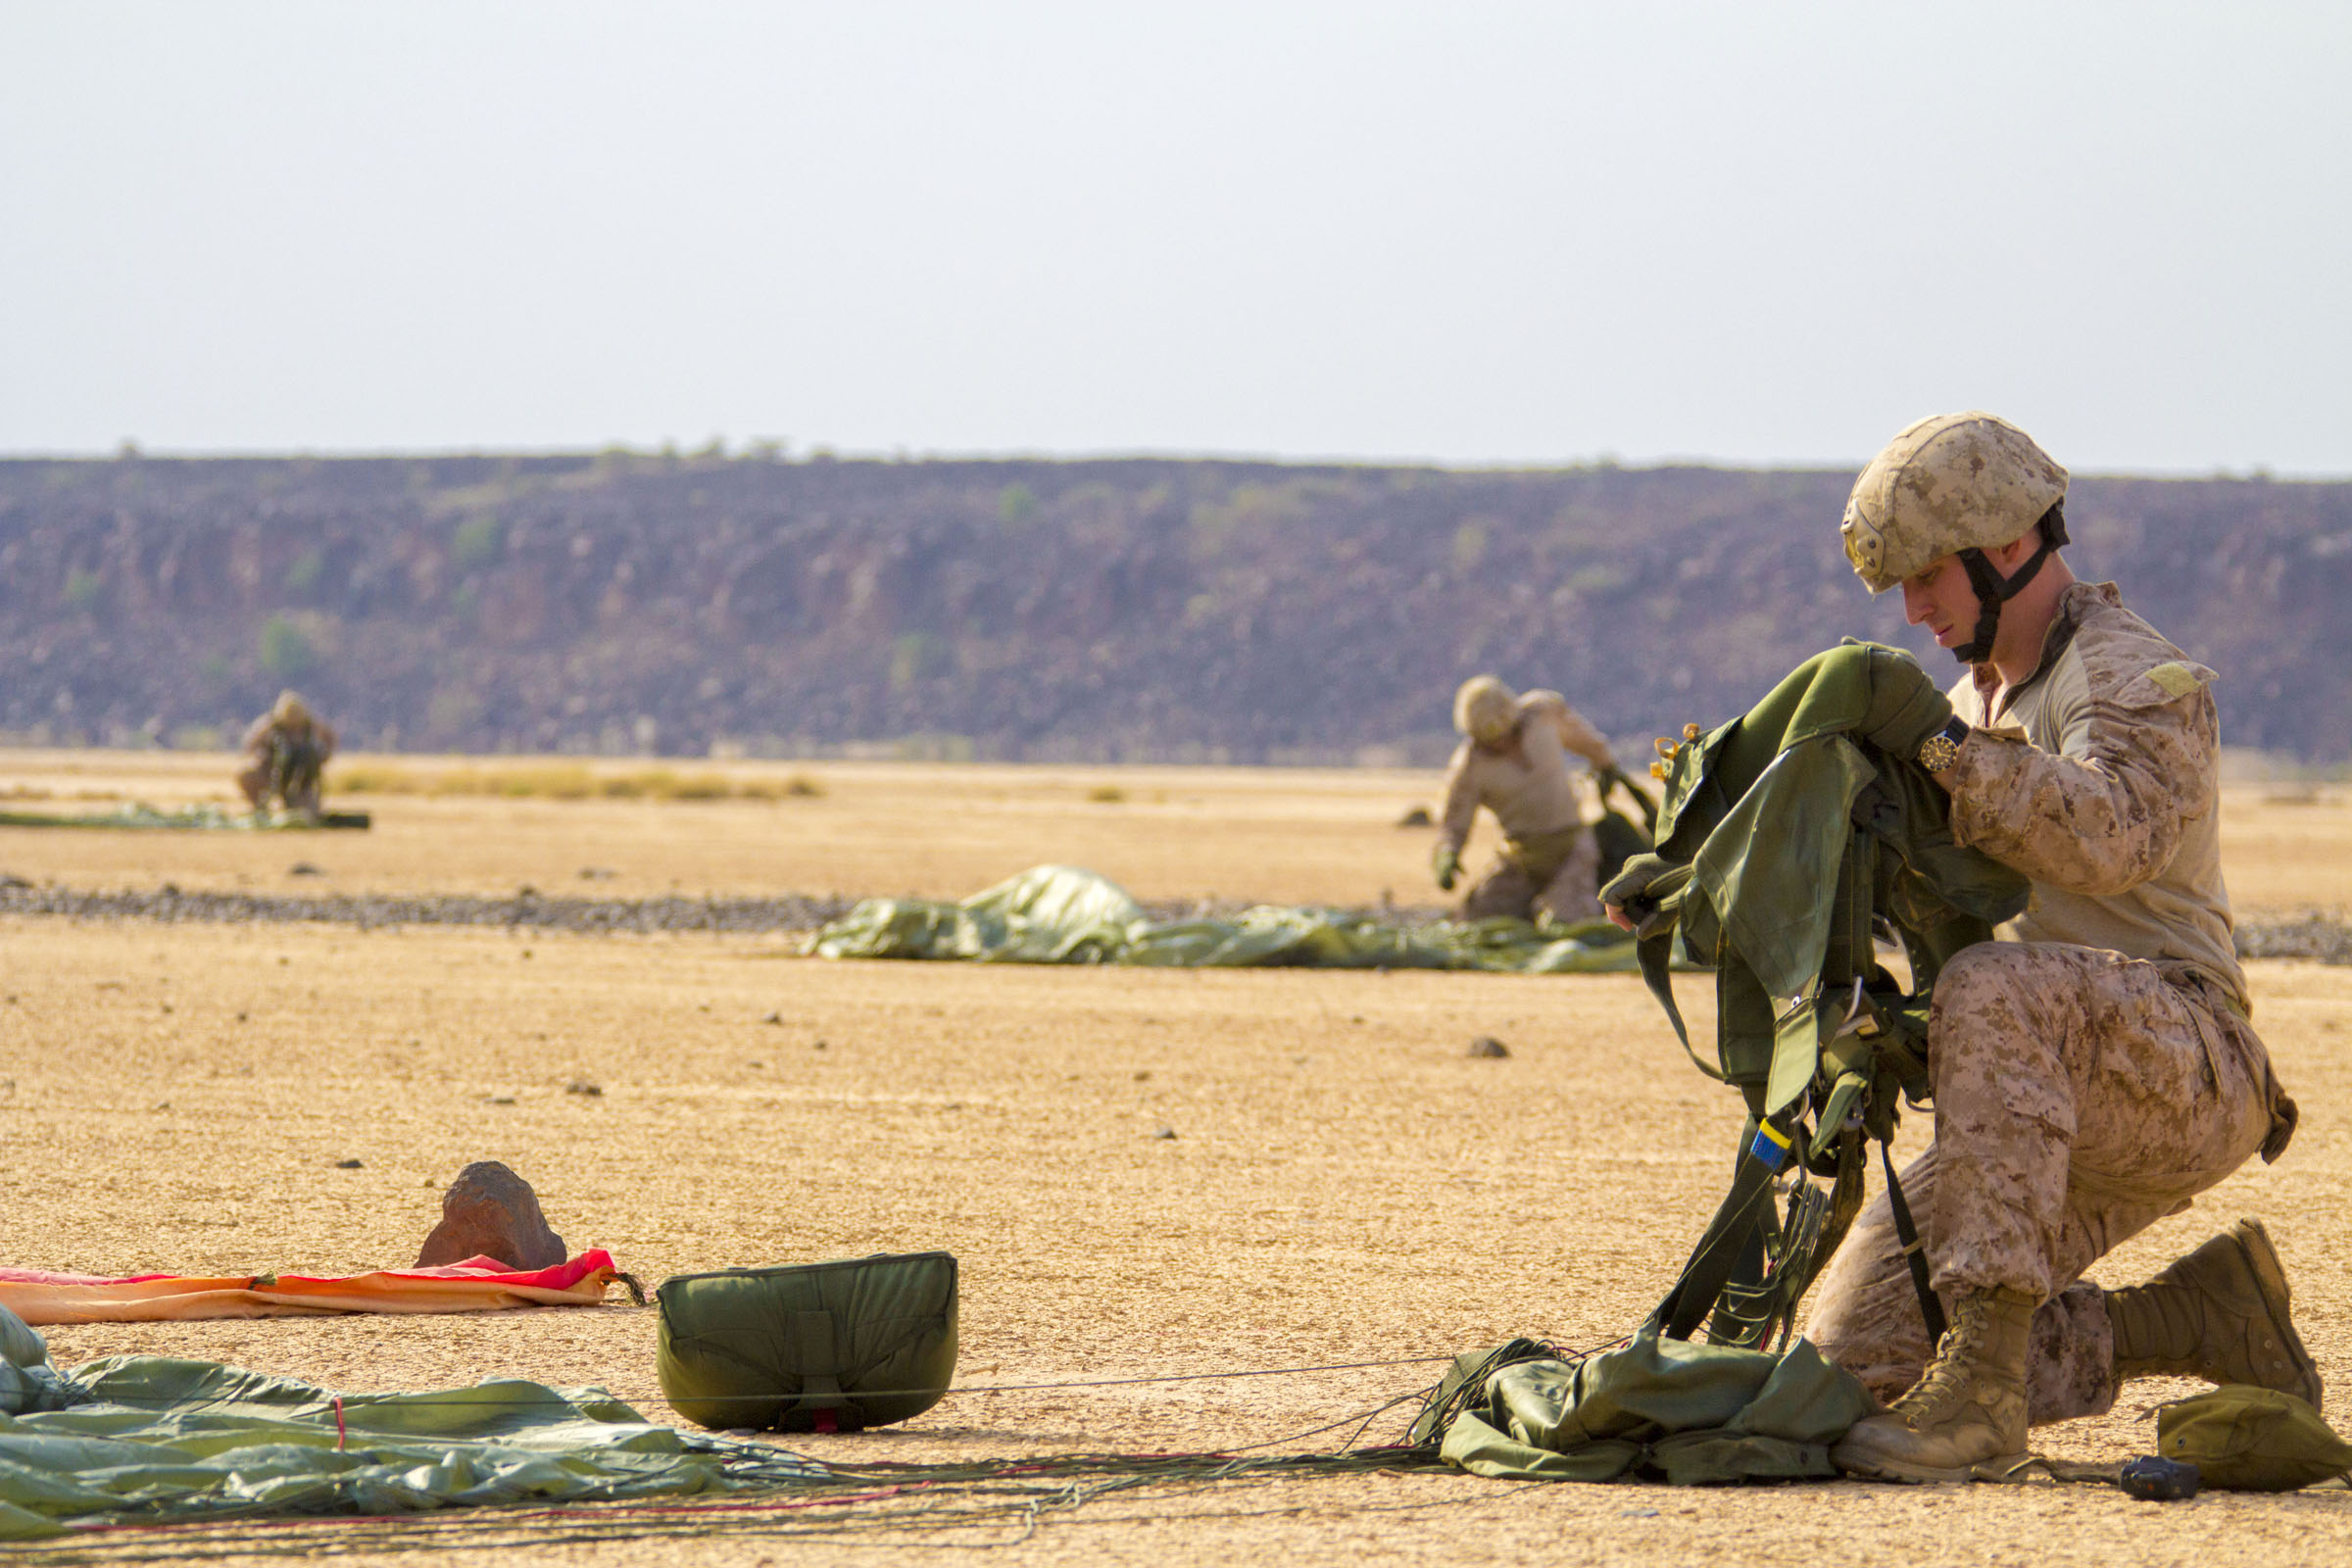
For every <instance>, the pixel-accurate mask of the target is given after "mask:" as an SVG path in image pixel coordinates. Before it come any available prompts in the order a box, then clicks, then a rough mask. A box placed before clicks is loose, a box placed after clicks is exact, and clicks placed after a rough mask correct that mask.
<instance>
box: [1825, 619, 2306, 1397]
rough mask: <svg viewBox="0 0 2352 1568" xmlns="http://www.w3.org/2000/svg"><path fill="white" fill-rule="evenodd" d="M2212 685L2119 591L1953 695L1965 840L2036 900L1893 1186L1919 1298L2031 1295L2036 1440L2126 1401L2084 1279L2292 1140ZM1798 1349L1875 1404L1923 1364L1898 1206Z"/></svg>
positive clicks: (1958, 818) (1995, 958)
mask: <svg viewBox="0 0 2352 1568" xmlns="http://www.w3.org/2000/svg"><path fill="white" fill-rule="evenodd" d="M2212 679H2213V671H2211V670H2209V669H2207V668H2205V667H2204V666H2203V665H2200V664H2194V663H2191V662H2188V661H2187V660H2185V659H2184V658H2182V656H2181V654H2180V650H2179V649H2177V648H2175V647H2173V646H2172V645H2171V644H2170V643H2168V642H2166V641H2165V640H2164V639H2163V638H2162V637H2160V636H2158V635H2157V634H2156V632H2155V631H2154V630H2152V629H2151V628H2150V627H2149V626H2148V624H2147V623H2146V622H2145V621H2143V620H2141V619H2140V618H2139V617H2138V616H2136V615H2134V614H2132V613H2131V612H2130V611H2128V610H2126V609H2124V608H2123V605H2122V602H2121V600H2120V598H2119V596H2118V595H2117V593H2116V590H2115V588H2114V586H2113V585H2112V584H2106V583H2101V584H2091V583H2077V584H2075V585H2074V586H2072V587H2070V588H2069V589H2067V591H2066V593H2065V595H2064V596H2063V597H2062V598H2061V599H2060V601H2059V611H2058V616H2057V619H2056V621H2055V622H2054V623H2053V624H2052V626H2051V628H2050V632H2049V636H2048V639H2047V641H2046V642H2045V643H2044V645H2043V649H2042V658H2041V662H2040V664H2039V666H2038V667H2037V668H2036V670H2035V672H2034V675H2033V676H2032V677H2031V678H2030V679H2028V680H2027V681H2026V682H2025V683H2024V684H2022V685H2020V686H2018V687H2017V688H2015V689H2014V690H2012V691H2011V692H2009V693H2008V694H2007V697H2006V700H2005V702H2003V703H2002V707H2001V711H1997V712H1995V711H1990V707H1989V705H1990V704H1991V703H1992V702H1993V701H1994V699H1995V698H1996V697H1998V696H1999V695H2000V694H1998V693H1997V692H1996V691H1994V690H1991V689H1979V687H1978V686H1977V685H1976V683H1975V682H1974V680H1973V679H1964V680H1963V681H1962V682H1961V683H1960V685H1959V686H1958V687H1956V688H1955V689H1954V691H1953V694H1952V702H1953V707H1954V708H1955V709H1957V710H1958V711H1959V713H1960V716H1961V717H1962V718H1965V719H1967V720H1968V721H1969V722H1970V723H1971V724H1972V725H1975V726H1977V733H1975V734H1974V735H1972V736H1971V737H1970V738H1969V740H1968V741H1967V743H1966V744H1965V745H1964V746H1963V747H1962V748H1961V751H1960V757H1959V760H1958V761H1957V763H1956V764H1955V769H1956V778H1955V782H1954V785H1953V789H1952V819H1953V823H1954V826H1955V830H1956V831H1957V833H1958V835H1959V837H1960V839H1961V841H1962V842H1964V843H1967V844H1971V845H1973V846H1975V847H1976V848H1978V849H1980V850H1983V851H1984V852H1985V853H1986V854H1988V855H1990V856H1992V857H1993V858H1996V859H1999V860H2001V861H2003V862H2004V863H2006V864H2008V865H2011V866H2014V867H2015V868H2016V869H2018V870H2020V871H2023V872H2025V873H2026V874H2027V875H2028V876H2030V877H2032V878H2033V879H2034V893H2033V902H2032V903H2031V904H2030V905H2029V906H2028V907H2027V909H2026V912H2025V913H2023V914H2022V915H2020V916H2018V917H2017V918H2016V919H2015V920H2013V921H2011V922H2010V923H2009V924H2008V925H2006V926H2004V927H2003V928H2002V929H2001V931H2000V933H1999V934H2000V936H2001V937H2002V938H2003V939H2004V940H2002V941H2000V942H1993V943H1986V944H1984V945H1982V946H1979V947H1976V948H1972V949H1969V950H1968V951H1966V952H1964V953H1962V954H1961V955H1960V956H1958V957H1957V958H1956V959H1955V960H1954V961H1953V962H1952V963H1951V964H1950V965H1949V966H1948V967H1947V968H1945V970H1944V971H1943V973H1942V975H1941V976H1940V978H1938V980H1937V981H1936V1003H1935V1011H1934V1013H1933V1015H1932V1016H1931V1018H1930V1020H1929V1041H1930V1060H1929V1070H1930V1074H1931V1077H1932V1078H1933V1080H1934V1084H1935V1092H1936V1139H1935V1143H1934V1145H1933V1146H1932V1147H1931V1148H1930V1149H1929V1150H1928V1152H1926V1153H1924V1154H1922V1155H1921V1156H1920V1157H1919V1159H1918V1160H1916V1161H1915V1162H1913V1164H1912V1165H1911V1167H1910V1169H1909V1170H1908V1171H1906V1172H1905V1173H1904V1176H1903V1188H1904V1194H1905V1197H1906V1198H1908V1199H1909V1200H1910V1202H1911V1206H1912V1209H1913V1212H1914V1213H1915V1214H1916V1216H1917V1217H1918V1220H1919V1225H1920V1231H1921V1235H1922V1239H1923V1241H1924V1243H1925V1246H1926V1250H1927V1255H1928V1258H1929V1260H1930V1262H1931V1264H1932V1265H1933V1276H1932V1277H1933V1282H1934V1284H1935V1287H1936V1292H1937V1294H1938V1295H1939V1296H1941V1297H1943V1298H1944V1299H1946V1300H1947V1302H1948V1301H1949V1299H1951V1297H1952V1296H1953V1295H1954V1294H1955V1293H1957V1292H1961V1291H1977V1290H1987V1289H1993V1288H2008V1289H2013V1290H2021V1291H2028V1292H2031V1293H2033V1294H2034V1296H2036V1297H2038V1298H2040V1299H2042V1301H2043V1304H2042V1306H2041V1308H2040V1310H2039V1312H2037V1313H2036V1314H2035V1316H2034V1325H2033V1333H2032V1341H2031V1348H2030V1351H2029V1355H2028V1361H2027V1403H2028V1409H2029V1416H2030V1419H2032V1420H2034V1421H2037V1422H2038V1421H2056V1420H2063V1419H2065V1418H2067V1417H2070V1416H2076V1415H2094V1414H2097V1413H2099V1412H2101V1411H2104V1410H2105V1409H2107V1408H2108V1406H2109V1405H2111V1404H2112V1403H2113V1402H2114V1399H2115V1388H2116V1373H2115V1339H2114V1331H2113V1329H2112V1328H2111V1326H2110V1324H2109V1322H2108V1317H2107V1309H2106V1305H2105V1301H2104V1297H2103V1295H2102V1293H2101V1291H2100V1289H2099V1287H2098V1286H2096V1285H2093V1284H2090V1283H2088V1282H2086V1281H2083V1280H2082V1271H2083V1270H2084V1269H2086V1268H2087V1267H2089V1266H2090V1264H2091V1263H2092V1262H2093V1261H2094V1260H2096V1259H2097V1258H2098V1257H2099V1256H2100V1255H2101V1254H2103V1253H2105V1252H2106V1251H2108V1250H2110V1249H2112V1248H2114V1247H2115V1246H2116V1245H2117V1244H2118V1243H2120V1242H2122V1241H2124V1240H2125V1239H2126V1238H2128V1237H2130V1236H2132V1235H2134V1234H2135V1233H2137V1232H2139V1231H2141V1230H2143V1229H2145V1228H2146V1227H2147V1226H2149V1225H2150V1224H2153V1223H2154V1222H2155V1221H2157V1220H2159V1219H2161V1218H2164V1217H2165V1216H2166V1215H2169V1214H2178V1213H2180V1211H2181V1210H2183V1209H2185V1208H2187V1207H2188V1206H2189V1203H2190V1201H2192V1199H2193V1198H2194V1197H2195V1195H2196V1194H2198V1193H2200V1192H2203V1191H2204V1190H2205V1189H2207V1188H2209V1187H2211V1186H2213V1185H2214V1184H2215V1183H2216V1182H2218V1181H2220V1180H2221V1179H2222V1178H2223V1177H2225V1176H2227V1175H2229V1173H2230V1172H2231V1171H2232V1170H2235V1169H2236V1168H2237V1167H2238V1166H2239V1165H2240V1164H2242V1163H2244V1162H2245V1160H2246V1158H2247V1156H2249V1155H2251V1154H2253V1153H2254V1152H2256V1151H2258V1150H2259V1151H2260V1152H2262V1154H2263V1155H2264V1157H2265V1158H2276V1157H2277V1156H2278V1153H2279V1152H2280V1151H2281V1150H2283V1149H2284V1148H2285V1145H2286V1140H2287V1138H2288V1137H2289V1136H2290V1135H2291V1133H2292V1132H2293V1128H2294V1103H2293V1102H2292V1101H2291V1100H2288V1099H2287V1098H2286V1097H2285V1096H2284V1095H2283V1094H2282V1093H2281V1092H2280V1091H2279V1089H2278V1081H2277V1079H2276V1078H2275V1077H2274V1076H2273V1075H2272V1072H2271V1065H2270V1057H2269V1054H2268V1053H2267V1052H2266V1051H2265V1050H2264V1049H2263V1044H2262V1041H2261V1040H2260V1039H2259V1038H2257V1037H2256V1035H2255V1033H2254V1030H2253V1028H2252V1026H2251V1024H2250V1023H2249V1022H2248V1004H2247V996H2246V985H2245V977H2244V975H2243V973H2242V972H2241V971H2240V970H2239V968H2238V965H2237V958H2236V955H2235V952H2234V950H2233V948H2232V946H2231V943H2230V938H2229V900H2228V895H2227V894H2226V893H2225V892H2224V890H2223V886H2222V875H2221V857H2220V848H2219V839H2218V832H2219V829H2218V822H2217V807H2218V804H2219V802H2218V768H2217V757H2216V748H2217V744H2218V742H2217V736H2218V728H2217V724H2216V720H2215V715H2214V706H2213V698H2212V695H2211V694H2210V693H2209V692H2208V691H2207V690H2206V689H2205V688H2206V684H2207V682H2209V681H2211V680H2212ZM1810 1333H1811V1334H1812V1336H1813V1338H1814V1339H1815V1341H1816V1342H1817V1343H1819V1344H1820V1346H1821V1347H1822V1348H1823V1350H1824V1351H1826V1352H1827V1353H1828V1354H1829V1355H1831V1356H1832V1357H1834V1358H1835V1359H1837V1360H1838V1361H1839V1362H1840V1363H1842V1364H1843V1365H1845V1366H1846V1367H1848V1368H1850V1369H1852V1370H1853V1371H1854V1372H1856V1373H1857V1374H1859V1375H1860V1376H1861V1377H1862V1379H1863V1380H1864V1381H1865V1382H1866V1383H1868V1384H1869V1385H1870V1387H1871V1389H1872V1391H1873V1392H1874V1393H1876V1394H1878V1395H1879V1396H1880V1397H1883V1398H1890V1397H1893V1396H1895V1395H1897V1394H1900V1393H1901V1392H1903V1391H1904V1390H1905V1389H1907V1388H1908V1387H1909V1386H1910V1385H1911V1384H1912V1382H1913V1381H1914V1380H1916V1379H1917V1378H1918V1376H1919V1375H1920V1372H1921V1369H1922V1368H1923V1366H1924V1365H1925V1364H1926V1361H1927V1359H1928V1355H1929V1351H1930V1348H1929V1345H1928V1339H1927V1330H1926V1327H1925V1325H1924V1324H1923V1323H1922V1322H1921V1320H1920V1310H1919V1304H1918V1299H1917V1297H1916V1296H1915V1294H1914V1292H1913V1287H1912V1284H1911V1279H1910V1272H1909V1269H1908V1267H1907V1265H1906V1264H1905V1263H1904V1261H1903V1258H1902V1254H1901V1251H1900V1247H1899V1244H1898V1242H1897V1241H1896V1239H1895V1234H1894V1224H1893V1219H1892V1217H1891V1214H1890V1211H1889V1209H1888V1206H1887V1200H1886V1199H1885V1198H1884V1197H1882V1198H1881V1199H1880V1200H1879V1201H1877V1202H1875V1203H1874V1204H1872V1205H1871V1207H1870V1208H1869V1209H1868V1210H1867V1211H1866V1212H1865V1213H1864V1214H1863V1216H1862V1217H1861V1219H1860V1220H1858V1221H1857V1222H1856V1224H1855V1226H1854V1229H1853V1232H1852V1234H1851V1235H1850V1236H1849V1237H1848V1238H1847V1240H1846V1243H1845V1245H1844V1247H1843V1248H1842V1249H1840V1250H1839V1251H1838V1255H1837V1257H1836V1258H1834V1259H1833V1260H1832V1262H1831V1265H1830V1268H1829V1270H1828V1271H1827V1273H1826V1274H1825V1276H1824V1278H1823V1281H1822V1283H1821V1286H1820V1290H1819V1295H1818V1296H1817V1298H1816V1300H1815V1304H1814V1308H1813V1316H1812V1322H1811V1324H1810Z"/></svg>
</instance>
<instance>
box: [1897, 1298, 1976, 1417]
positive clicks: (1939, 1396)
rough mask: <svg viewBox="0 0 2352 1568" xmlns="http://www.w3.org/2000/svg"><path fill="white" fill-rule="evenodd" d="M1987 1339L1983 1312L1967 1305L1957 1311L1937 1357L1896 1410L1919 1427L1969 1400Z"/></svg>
mask: <svg viewBox="0 0 2352 1568" xmlns="http://www.w3.org/2000/svg"><path fill="white" fill-rule="evenodd" d="M1984 1339H1985V1320H1984V1317H1983V1315H1982V1314H1980V1313H1977V1312H1974V1311H1970V1310H1968V1309H1967V1308H1965V1307H1964V1308H1962V1309H1960V1310H1959V1311H1958V1312H1956V1313H1955V1314H1954V1315H1953V1319H1952V1326H1951V1327H1950V1328H1948V1329H1946V1330H1944V1331H1943V1338H1942V1340H1940V1341H1939V1342H1937V1344H1936V1358H1935V1359H1934V1360H1932V1361H1930V1362H1929V1363H1928V1368H1927V1370H1926V1371H1925V1372H1922V1373H1921V1374H1920V1377H1919V1381H1918V1382H1917V1383H1914V1384H1913V1385H1911V1388H1910V1391H1909V1392H1908V1393H1906V1394H1904V1395H1903V1396H1902V1397H1900V1398H1898V1399H1896V1400H1895V1401H1894V1405H1893V1409H1894V1413H1895V1414H1897V1415H1899V1416H1901V1417H1902V1418H1903V1419H1904V1420H1905V1421H1906V1422H1908V1423H1909V1424H1910V1425H1911V1426H1912V1427H1913V1428H1914V1429H1917V1428H1919V1427H1921V1426H1923V1425H1927V1426H1932V1425H1936V1424H1937V1423H1939V1422H1941V1421H1943V1420H1945V1419H1947V1418H1948V1417H1949V1416H1950V1415H1951V1414H1952V1412H1953V1411H1954V1410H1955V1409H1956V1408H1958V1407H1960V1406H1963V1405H1965V1404H1967V1403H1969V1402H1970V1394H1971V1393H1972V1391H1973V1390H1974V1388H1975V1385H1976V1367H1975V1364H1974V1363H1975V1361H1976V1359H1977V1353H1976V1352H1977V1350H1978V1348H1979V1347H1980V1346H1981V1345H1982V1343H1983V1341H1984Z"/></svg>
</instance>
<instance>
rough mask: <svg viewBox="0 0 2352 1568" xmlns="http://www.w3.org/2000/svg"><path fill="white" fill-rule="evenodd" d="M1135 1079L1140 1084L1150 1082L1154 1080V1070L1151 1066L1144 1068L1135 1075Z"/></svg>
mask: <svg viewBox="0 0 2352 1568" xmlns="http://www.w3.org/2000/svg"><path fill="white" fill-rule="evenodd" d="M1135 1081H1136V1082H1137V1083H1139V1084H1148V1083H1150V1082H1151V1081H1152V1070H1151V1069H1150V1068H1149V1067H1147V1068H1144V1069H1143V1070H1142V1071H1140V1072H1138V1073H1137V1074H1136V1075H1135Z"/></svg>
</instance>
